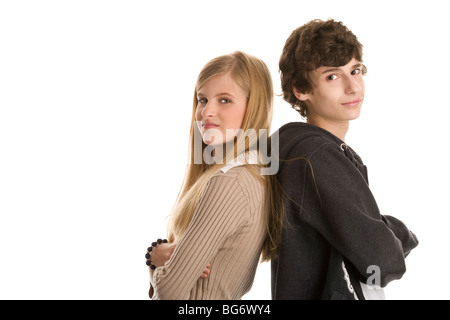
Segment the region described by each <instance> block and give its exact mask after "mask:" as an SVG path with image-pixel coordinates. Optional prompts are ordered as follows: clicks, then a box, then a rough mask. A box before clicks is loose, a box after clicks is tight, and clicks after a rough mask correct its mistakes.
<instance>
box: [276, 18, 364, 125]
mask: <svg viewBox="0 0 450 320" xmlns="http://www.w3.org/2000/svg"><path fill="white" fill-rule="evenodd" d="M362 47H363V46H362V44H361V43H360V42H359V41H358V39H357V38H356V36H355V35H354V34H353V33H352V32H351V31H350V30H349V29H348V28H347V27H346V26H344V25H343V24H342V22H337V21H335V20H333V19H329V20H327V21H322V20H312V21H310V22H308V23H306V24H304V25H303V26H301V27H299V28H297V29H296V30H294V31H293V32H292V34H291V35H290V36H289V38H288V39H287V40H286V44H285V45H284V48H283V53H282V54H281V58H280V63H279V67H280V75H281V88H282V90H283V99H284V100H286V101H287V102H288V103H289V104H291V105H292V108H294V109H295V110H297V111H298V112H299V113H300V115H301V116H302V117H306V114H307V109H306V105H305V103H304V102H303V101H300V100H298V99H297V97H296V96H295V95H294V93H293V88H294V87H295V89H296V90H297V91H299V92H302V93H309V92H312V90H313V82H312V80H311V78H310V72H311V71H313V70H315V69H317V68H319V67H322V66H330V67H340V66H343V65H346V64H347V63H348V62H349V61H350V60H351V59H352V58H355V59H357V60H358V61H360V62H362ZM366 71H367V70H366V67H365V66H363V69H362V74H365V73H366Z"/></svg>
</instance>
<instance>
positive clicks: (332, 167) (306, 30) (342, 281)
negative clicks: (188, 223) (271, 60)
mask: <svg viewBox="0 0 450 320" xmlns="http://www.w3.org/2000/svg"><path fill="white" fill-rule="evenodd" d="M362 61H363V60H362V45H361V44H360V43H359V41H358V39H357V38H356V36H355V35H354V34H353V33H352V32H351V31H350V30H348V29H347V28H346V27H345V26H344V25H343V24H342V23H340V22H336V21H334V20H328V21H321V20H313V21H311V22H309V23H307V24H305V25H303V26H302V27H300V28H298V29H296V30H295V31H294V32H293V33H292V34H291V36H290V37H289V38H288V40H287V41H286V44H285V47H284V49H283V53H282V55H281V58H280V73H281V84H282V89H283V97H284V99H285V100H286V101H287V102H289V103H290V104H291V105H292V107H293V108H294V109H296V110H297V111H298V112H299V113H300V115H301V116H303V117H304V118H306V123H304V122H292V123H288V124H286V125H284V126H283V127H281V128H280V130H279V139H280V140H279V143H280V170H279V172H278V179H279V181H280V184H281V187H282V190H283V192H284V193H285V199H286V200H285V214H286V217H285V218H286V220H285V226H284V228H283V235H282V242H281V245H280V247H279V251H278V257H277V259H274V260H272V298H273V299H384V292H383V289H382V288H383V287H385V286H386V285H387V284H388V283H389V282H390V281H392V280H395V279H399V278H401V277H402V275H403V274H404V273H405V271H406V267H405V257H406V256H407V255H408V254H409V252H410V251H411V250H412V249H413V248H415V247H416V246H417V244H418V241H417V238H416V236H415V235H414V234H413V233H412V232H411V231H409V230H408V228H407V227H406V226H405V224H404V223H403V222H401V221H400V220H398V219H396V218H394V217H392V216H387V215H381V214H380V212H379V209H378V207H377V204H376V202H375V199H374V197H373V195H372V193H371V191H370V189H369V186H368V178H367V170H366V167H365V165H364V164H363V162H362V160H361V158H360V157H359V156H358V155H357V154H356V152H355V151H354V150H353V149H352V148H350V147H349V146H348V145H347V144H346V143H345V135H346V133H347V130H348V128H349V122H350V120H354V119H356V118H358V116H359V114H360V110H361V105H362V103H363V100H364V81H363V74H365V72H366V68H365V66H364V65H363V64H362Z"/></svg>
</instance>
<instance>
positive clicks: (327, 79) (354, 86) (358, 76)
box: [296, 58, 364, 122]
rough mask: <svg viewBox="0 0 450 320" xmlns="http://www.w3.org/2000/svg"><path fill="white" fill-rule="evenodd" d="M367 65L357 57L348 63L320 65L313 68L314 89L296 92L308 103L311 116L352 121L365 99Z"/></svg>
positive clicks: (312, 118) (316, 118)
mask: <svg viewBox="0 0 450 320" xmlns="http://www.w3.org/2000/svg"><path fill="white" fill-rule="evenodd" d="M362 68H363V65H362V64H361V62H359V61H358V60H356V59H355V58H353V59H352V60H350V62H349V63H347V64H346V65H344V66H340V67H326V66H323V67H319V68H317V69H316V70H314V71H312V72H311V79H312V80H313V83H314V86H313V91H312V92H310V93H306V94H303V93H300V94H299V93H296V95H297V97H298V98H299V99H300V100H303V101H305V103H306V105H307V117H308V120H314V121H315V122H317V120H318V121H319V122H323V121H326V122H348V121H349V120H354V119H356V118H358V117H359V114H360V112H361V106H362V103H363V100H364V81H363V77H362Z"/></svg>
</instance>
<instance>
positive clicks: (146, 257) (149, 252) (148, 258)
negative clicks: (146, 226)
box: [145, 239, 168, 270]
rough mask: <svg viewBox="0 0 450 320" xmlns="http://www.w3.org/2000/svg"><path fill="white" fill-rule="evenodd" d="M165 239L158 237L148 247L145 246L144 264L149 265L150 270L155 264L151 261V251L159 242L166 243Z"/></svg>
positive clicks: (154, 267) (153, 268)
mask: <svg viewBox="0 0 450 320" xmlns="http://www.w3.org/2000/svg"><path fill="white" fill-rule="evenodd" d="M167 242H168V241H167V239H158V240H156V241H155V242H153V243H152V245H151V246H150V247H148V248H147V253H146V254H145V259H146V260H147V261H146V265H147V266H149V267H150V269H151V270H155V269H156V266H155V265H154V264H153V263H152V251H153V248H156V247H157V246H158V245H159V244H161V243H167Z"/></svg>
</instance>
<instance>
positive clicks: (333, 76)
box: [327, 74, 338, 80]
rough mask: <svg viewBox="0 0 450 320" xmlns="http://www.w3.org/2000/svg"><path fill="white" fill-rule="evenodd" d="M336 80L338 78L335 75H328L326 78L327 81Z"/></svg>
mask: <svg viewBox="0 0 450 320" xmlns="http://www.w3.org/2000/svg"><path fill="white" fill-rule="evenodd" d="M337 78H338V76H337V75H335V74H330V75H329V76H328V77H327V79H328V80H336V79H337Z"/></svg>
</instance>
